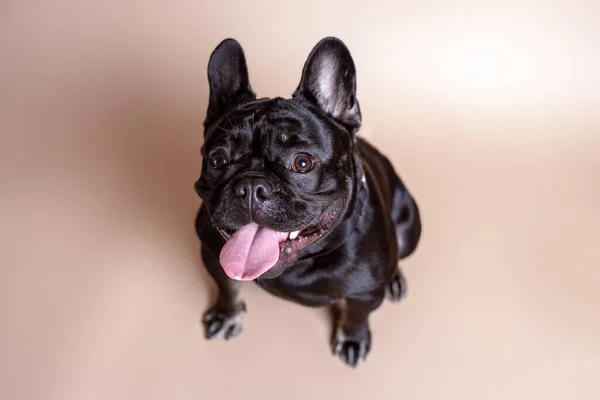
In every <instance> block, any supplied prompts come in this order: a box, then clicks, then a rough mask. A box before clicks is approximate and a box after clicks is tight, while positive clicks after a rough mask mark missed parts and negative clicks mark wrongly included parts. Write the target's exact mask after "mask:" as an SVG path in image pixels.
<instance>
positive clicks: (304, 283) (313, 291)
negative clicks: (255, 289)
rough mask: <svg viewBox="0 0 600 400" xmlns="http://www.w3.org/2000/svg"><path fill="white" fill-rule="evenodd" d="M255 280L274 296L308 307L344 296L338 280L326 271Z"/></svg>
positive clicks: (324, 303)
mask: <svg viewBox="0 0 600 400" xmlns="http://www.w3.org/2000/svg"><path fill="white" fill-rule="evenodd" d="M298 272H299V271H298ZM320 272H321V271H320ZM255 282H256V283H257V284H258V285H259V286H260V287H262V288H263V289H264V290H266V291H267V292H269V293H271V294H273V295H275V296H278V297H281V298H283V299H286V300H290V301H293V302H296V303H299V304H302V305H305V306H310V307H318V306H325V305H328V304H331V303H334V302H336V301H338V300H340V299H341V298H343V297H344V296H343V294H342V285H341V284H340V282H338V281H336V279H334V277H332V276H330V275H328V274H326V273H311V274H309V275H304V276H303V274H301V273H298V274H285V275H283V276H280V277H277V278H274V279H264V278H258V279H256V280H255Z"/></svg>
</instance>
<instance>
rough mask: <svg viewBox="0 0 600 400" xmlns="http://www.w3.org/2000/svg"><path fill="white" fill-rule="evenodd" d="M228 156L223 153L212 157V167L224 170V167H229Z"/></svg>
mask: <svg viewBox="0 0 600 400" xmlns="http://www.w3.org/2000/svg"><path fill="white" fill-rule="evenodd" d="M227 162H228V160H227V156H226V155H225V154H223V153H220V152H219V153H215V154H213V155H212V156H211V157H210V165H212V166H213V168H217V169H219V168H223V167H224V166H226V165H227Z"/></svg>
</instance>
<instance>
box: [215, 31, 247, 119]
mask: <svg viewBox="0 0 600 400" xmlns="http://www.w3.org/2000/svg"><path fill="white" fill-rule="evenodd" d="M208 83H209V86H210V97H209V103H208V111H207V112H206V119H205V120H204V129H205V130H206V129H207V128H208V127H209V126H210V125H211V124H212V123H213V122H215V120H217V119H218V117H219V116H221V115H222V114H223V113H225V112H227V111H228V110H229V109H231V108H232V107H234V106H235V105H237V104H240V103H242V102H245V101H250V100H254V99H255V98H256V95H255V94H254V92H253V91H252V87H251V86H250V79H249V77H248V67H247V66H246V57H245V56H244V50H243V49H242V46H241V45H240V44H239V43H238V42H237V41H236V40H235V39H225V40H223V41H222V42H221V43H220V44H219V45H218V46H217V48H216V49H215V50H214V51H213V53H212V54H211V56H210V60H209V62H208Z"/></svg>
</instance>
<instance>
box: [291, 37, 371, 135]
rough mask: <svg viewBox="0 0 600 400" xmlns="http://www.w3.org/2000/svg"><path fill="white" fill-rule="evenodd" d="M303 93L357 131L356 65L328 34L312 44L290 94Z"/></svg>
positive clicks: (350, 129) (354, 131)
mask: <svg viewBox="0 0 600 400" xmlns="http://www.w3.org/2000/svg"><path fill="white" fill-rule="evenodd" d="M299 96H303V97H304V98H306V99H307V100H309V101H312V102H314V103H316V104H317V105H318V106H319V107H320V108H321V110H323V111H324V112H325V113H326V114H328V115H329V116H331V117H333V118H335V119H336V120H337V121H339V122H340V123H342V124H343V125H344V126H346V127H347V128H348V130H349V131H350V132H351V133H353V134H354V133H356V132H357V131H358V129H359V128H360V125H361V121H362V118H361V115H360V107H359V105H358V101H357V100H356V68H355V67H354V61H353V60H352V56H351V55H350V51H349V50H348V48H347V47H346V45H345V44H344V43H343V42H342V41H341V40H340V39H337V38H334V37H327V38H325V39H323V40H321V41H320V42H319V43H317V45H316V46H315V47H314V48H313V50H312V51H311V53H310V55H309V56H308V59H307V60H306V63H305V64H304V69H303V70H302V79H301V80H300V85H298V88H297V89H296V92H295V93H294V95H293V97H299Z"/></svg>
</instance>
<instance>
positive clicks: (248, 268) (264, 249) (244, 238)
mask: <svg viewBox="0 0 600 400" xmlns="http://www.w3.org/2000/svg"><path fill="white" fill-rule="evenodd" d="M286 236H287V233H282V232H276V231H273V230H271V229H269V228H265V227H262V226H259V225H258V224H256V223H254V222H252V223H249V224H248V225H246V226H243V227H241V228H239V229H238V230H237V231H236V232H235V233H234V234H233V236H232V237H231V238H230V239H229V240H228V241H227V243H225V246H223V249H222V250H221V256H220V257H219V261H220V262H221V266H222V267H223V269H224V270H225V273H226V274H227V275H228V276H229V277H230V278H232V279H237V280H253V279H256V278H257V277H259V276H260V275H262V274H263V273H265V272H266V271H267V270H269V269H270V268H271V267H272V266H273V265H275V263H277V260H279V241H280V240H285V238H286Z"/></svg>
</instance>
